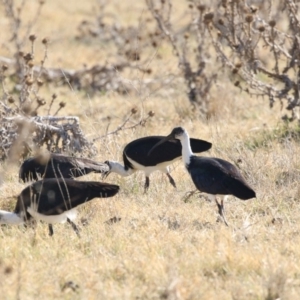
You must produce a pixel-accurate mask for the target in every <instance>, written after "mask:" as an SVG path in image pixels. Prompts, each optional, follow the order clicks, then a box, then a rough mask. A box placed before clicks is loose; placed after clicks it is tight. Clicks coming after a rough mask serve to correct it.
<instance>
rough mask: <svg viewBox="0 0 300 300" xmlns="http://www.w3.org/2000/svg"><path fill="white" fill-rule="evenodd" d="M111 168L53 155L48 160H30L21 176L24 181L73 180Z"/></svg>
mask: <svg viewBox="0 0 300 300" xmlns="http://www.w3.org/2000/svg"><path fill="white" fill-rule="evenodd" d="M108 171H109V168H108V166H107V165H106V164H104V163H98V162H95V161H92V160H90V159H86V158H77V157H73V156H65V155H61V154H54V153H52V154H51V155H50V156H49V158H47V159H42V160H41V159H39V158H29V159H27V160H25V161H24V162H23V164H22V166H21V168H20V173H19V176H20V178H21V179H22V180H23V181H28V180H38V177H43V178H73V177H79V176H82V175H85V174H88V173H91V172H97V173H105V172H108Z"/></svg>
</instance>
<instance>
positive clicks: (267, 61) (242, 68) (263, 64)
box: [204, 0, 300, 121]
mask: <svg viewBox="0 0 300 300" xmlns="http://www.w3.org/2000/svg"><path fill="white" fill-rule="evenodd" d="M220 4H221V5H220V7H219V9H218V10H215V11H214V12H212V11H206V12H205V16H204V20H205V19H207V22H205V25H206V28H207V30H208V32H209V34H210V38H211V42H212V43H213V45H214V48H215V51H216V53H217V56H218V59H219V61H221V62H222V64H223V66H224V67H226V68H227V69H229V71H230V72H231V75H230V78H231V80H232V83H233V84H234V85H235V86H236V87H237V88H239V89H240V90H241V91H244V92H246V93H248V94H250V95H254V96H261V97H267V98H268V99H269V104H270V107H271V108H272V107H273V105H274V102H275V101H279V102H280V105H281V107H283V106H285V108H286V109H287V110H288V111H290V114H289V116H288V115H284V117H283V119H284V120H287V121H292V120H295V119H298V120H299V119H300V116H299V115H297V109H298V108H299V106H300V100H299V70H300V69H299V67H300V65H299V53H300V44H299V38H300V36H299V32H300V21H299V16H298V13H297V12H298V8H297V5H296V3H295V1H292V0H288V1H284V2H283V1H278V2H274V1H249V2H247V3H245V2H243V1H235V0H232V1H226V0H222V1H220ZM254 4H255V5H254Z"/></svg>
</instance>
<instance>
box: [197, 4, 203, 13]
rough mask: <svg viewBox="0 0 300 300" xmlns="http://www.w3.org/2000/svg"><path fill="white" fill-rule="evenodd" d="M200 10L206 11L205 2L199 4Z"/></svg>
mask: <svg viewBox="0 0 300 300" xmlns="http://www.w3.org/2000/svg"><path fill="white" fill-rule="evenodd" d="M197 8H198V10H199V11H201V12H204V11H205V5H204V4H200V5H198V6H197Z"/></svg>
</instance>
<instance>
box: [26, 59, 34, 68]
mask: <svg viewBox="0 0 300 300" xmlns="http://www.w3.org/2000/svg"><path fill="white" fill-rule="evenodd" d="M27 65H28V67H29V68H33V66H34V63H33V61H32V60H30V61H29V62H28V63H27Z"/></svg>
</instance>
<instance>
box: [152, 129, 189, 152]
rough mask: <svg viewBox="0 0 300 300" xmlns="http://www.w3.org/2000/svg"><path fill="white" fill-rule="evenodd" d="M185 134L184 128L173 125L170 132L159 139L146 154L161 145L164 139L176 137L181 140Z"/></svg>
mask: <svg viewBox="0 0 300 300" xmlns="http://www.w3.org/2000/svg"><path fill="white" fill-rule="evenodd" d="M185 134H186V131H185V129H184V128H182V127H175V128H174V129H173V130H172V132H171V133H170V134H169V135H167V136H166V137H165V138H163V139H161V140H160V141H159V142H158V143H157V144H155V145H154V146H153V147H152V148H151V149H150V150H149V152H148V155H150V154H151V152H152V151H153V150H154V149H155V148H156V147H158V146H159V145H161V144H162V143H165V142H166V141H169V140H174V139H178V140H181V139H182V137H183V136H184V135H185Z"/></svg>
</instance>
